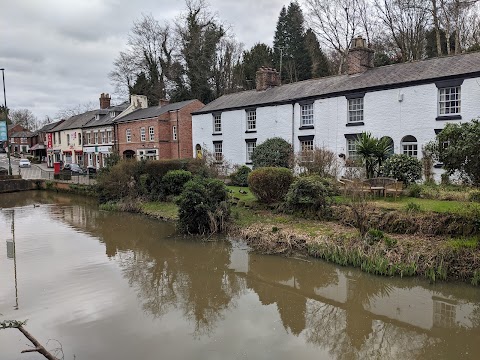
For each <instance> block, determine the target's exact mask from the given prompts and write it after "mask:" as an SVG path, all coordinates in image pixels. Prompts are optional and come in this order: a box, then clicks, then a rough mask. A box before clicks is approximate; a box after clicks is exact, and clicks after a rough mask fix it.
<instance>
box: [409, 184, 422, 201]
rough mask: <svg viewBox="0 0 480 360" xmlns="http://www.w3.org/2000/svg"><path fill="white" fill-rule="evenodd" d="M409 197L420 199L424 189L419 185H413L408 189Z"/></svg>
mask: <svg viewBox="0 0 480 360" xmlns="http://www.w3.org/2000/svg"><path fill="white" fill-rule="evenodd" d="M407 191H408V196H410V197H414V198H419V197H420V194H421V193H422V187H421V186H420V185H418V184H411V185H410V186H409V187H408V189H407Z"/></svg>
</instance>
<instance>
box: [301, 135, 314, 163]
mask: <svg viewBox="0 0 480 360" xmlns="http://www.w3.org/2000/svg"><path fill="white" fill-rule="evenodd" d="M313 150H315V142H314V140H313V139H312V140H300V156H301V160H302V161H304V162H307V161H308V162H312V161H313Z"/></svg>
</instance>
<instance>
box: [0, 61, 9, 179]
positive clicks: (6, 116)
mask: <svg viewBox="0 0 480 360" xmlns="http://www.w3.org/2000/svg"><path fill="white" fill-rule="evenodd" d="M0 70H1V71H2V80H3V102H4V105H5V108H4V109H5V125H6V129H7V158H8V175H12V162H11V160H10V137H9V134H8V112H7V93H6V92H5V69H3V68H2V69H0Z"/></svg>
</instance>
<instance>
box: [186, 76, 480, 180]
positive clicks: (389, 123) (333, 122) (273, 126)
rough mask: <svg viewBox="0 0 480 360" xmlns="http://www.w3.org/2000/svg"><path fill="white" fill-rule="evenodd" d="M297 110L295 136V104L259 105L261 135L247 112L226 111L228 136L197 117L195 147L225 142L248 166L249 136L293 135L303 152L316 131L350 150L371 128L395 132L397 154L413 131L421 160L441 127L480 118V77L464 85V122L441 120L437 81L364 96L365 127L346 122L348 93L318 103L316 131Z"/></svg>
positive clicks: (324, 142) (320, 142) (236, 160)
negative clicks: (305, 138)
mask: <svg viewBox="0 0 480 360" xmlns="http://www.w3.org/2000/svg"><path fill="white" fill-rule="evenodd" d="M399 94H403V100H402V101H399ZM294 108H295V110H294V126H293V136H292V105H290V104H288V105H278V106H267V107H258V108H257V132H256V133H245V130H246V113H245V110H233V111H223V112H222V135H218V136H212V133H213V116H212V114H201V115H193V119H192V131H193V147H194V148H195V145H196V144H200V145H202V147H206V148H207V149H208V150H209V151H212V150H213V141H216V140H222V141H223V152H224V156H225V159H226V160H227V161H228V162H230V163H231V164H245V161H246V143H245V139H248V138H257V145H258V144H260V143H262V142H263V141H265V140H266V139H268V138H271V137H275V136H278V137H282V138H284V139H285V140H287V141H288V142H290V143H292V138H293V139H294V140H293V145H294V149H295V151H298V150H299V147H300V142H299V140H298V136H302V135H315V143H316V145H317V146H325V147H327V148H328V149H330V150H332V151H334V152H336V153H338V154H340V153H344V154H345V153H346V140H345V134H354V133H361V132H371V133H372V134H373V135H374V136H376V137H382V136H390V137H391V138H392V139H393V141H394V150H395V153H397V154H398V153H400V152H401V146H400V145H401V140H402V138H403V137H404V136H406V135H413V136H414V137H416V138H417V141H418V149H419V158H420V157H421V148H422V146H423V145H424V144H426V143H427V142H429V141H430V140H432V139H434V137H435V129H442V128H443V127H444V126H445V124H446V123H449V122H452V123H460V122H465V121H470V120H472V119H474V118H478V117H479V116H480V78H473V79H465V80H464V82H463V84H462V86H461V115H462V120H448V121H445V120H443V121H437V120H436V117H437V116H438V114H437V112H438V110H437V108H438V89H437V87H436V86H435V84H434V83H432V84H428V85H418V86H411V87H405V88H400V89H391V90H382V91H375V92H367V93H366V94H365V97H364V123H365V125H363V126H350V127H347V126H346V124H347V99H346V98H345V97H344V96H340V97H334V98H327V99H318V100H316V101H315V103H314V118H315V128H314V129H308V130H299V127H300V105H299V104H298V103H296V104H295V107H294ZM194 153H195V152H194ZM437 173H439V172H438V171H437Z"/></svg>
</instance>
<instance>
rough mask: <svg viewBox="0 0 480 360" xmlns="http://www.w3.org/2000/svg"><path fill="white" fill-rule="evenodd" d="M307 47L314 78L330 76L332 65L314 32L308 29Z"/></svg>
mask: <svg viewBox="0 0 480 360" xmlns="http://www.w3.org/2000/svg"><path fill="white" fill-rule="evenodd" d="M305 46H306V48H307V50H308V53H309V54H310V58H311V61H312V74H311V77H312V78H319V77H324V76H329V75H330V74H331V72H330V63H329V61H328V59H327V57H326V56H325V54H324V53H323V51H322V49H321V48H320V44H319V43H318V40H317V36H316V35H315V33H314V32H313V31H312V29H308V30H307V32H306V33H305Z"/></svg>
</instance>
